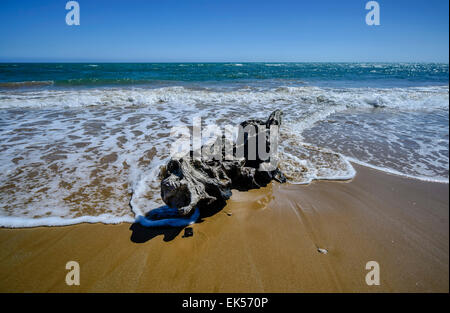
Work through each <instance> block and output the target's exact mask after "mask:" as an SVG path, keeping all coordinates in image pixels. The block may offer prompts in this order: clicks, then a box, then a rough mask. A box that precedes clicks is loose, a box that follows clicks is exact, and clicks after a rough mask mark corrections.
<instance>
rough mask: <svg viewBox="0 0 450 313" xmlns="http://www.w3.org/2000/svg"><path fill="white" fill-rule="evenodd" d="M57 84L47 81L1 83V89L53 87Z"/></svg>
mask: <svg viewBox="0 0 450 313" xmlns="http://www.w3.org/2000/svg"><path fill="white" fill-rule="evenodd" d="M54 83H55V82H54V81H52V80H46V81H34V80H32V81H23V82H0V88H10V89H12V88H24V87H41V86H51V85H53V84H54Z"/></svg>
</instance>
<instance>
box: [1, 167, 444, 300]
mask: <svg viewBox="0 0 450 313" xmlns="http://www.w3.org/2000/svg"><path fill="white" fill-rule="evenodd" d="M354 166H355V169H356V170H357V175H356V177H355V178H354V179H353V180H352V181H350V182H334V181H320V182H314V183H312V184H310V185H291V184H284V185H281V184H278V183H273V184H271V185H269V186H268V187H266V188H262V189H259V190H252V191H249V192H238V191H234V192H233V196H232V198H231V200H229V201H228V204H227V206H226V207H225V208H224V209H223V210H222V211H220V212H218V213H216V214H215V215H213V216H210V217H205V218H203V220H202V221H201V222H200V223H197V224H194V225H193V230H194V236H193V237H186V238H185V237H183V233H184V232H182V231H180V230H177V229H175V230H174V229H172V230H167V229H166V230H158V231H154V230H149V229H145V228H142V227H140V226H136V225H131V224H128V223H122V224H118V225H104V224H79V225H75V226H65V227H36V228H28V229H5V228H2V229H0V260H1V261H0V292H80V291H82V292H448V291H449V280H448V276H449V251H448V249H449V232H448V228H449V210H448V203H449V193H448V185H447V184H439V183H428V182H422V181H418V180H412V179H407V178H403V177H400V176H394V175H388V174H386V173H383V172H379V171H377V170H373V169H369V168H365V167H362V166H358V165H354ZM318 249H325V250H327V251H328V253H326V254H324V253H319V251H318ZM71 260H74V261H77V262H78V263H79V264H80V268H81V281H80V282H81V284H80V286H67V285H66V284H65V276H66V273H67V272H68V271H67V270H66V269H65V264H66V262H68V261H71ZM369 261H376V262H378V263H379V265H380V278H381V284H380V286H368V285H367V284H366V283H365V276H366V274H367V272H368V271H367V270H366V269H365V265H366V263H367V262H369Z"/></svg>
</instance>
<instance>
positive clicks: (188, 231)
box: [183, 227, 194, 237]
mask: <svg viewBox="0 0 450 313" xmlns="http://www.w3.org/2000/svg"><path fill="white" fill-rule="evenodd" d="M192 236H194V230H193V229H192V227H186V228H185V229H184V235H183V237H192Z"/></svg>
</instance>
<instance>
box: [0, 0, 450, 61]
mask: <svg viewBox="0 0 450 313" xmlns="http://www.w3.org/2000/svg"><path fill="white" fill-rule="evenodd" d="M66 2H67V1H60V0H39V1H36V0H2V1H1V2H0V38H1V39H0V61H31V62H33V61H38V62H39V61H42V62H47V61H49V62H59V61H68V62H71V61H74V62H83V61H86V62H89V61H90V62H101V61H104V62H110V61H118V62H120V61H126V62H172V61H173V62H177V61H178V62H189V61H192V62H220V61H223V62H233V61H236V62H252V61H255V62H270V61H273V62H280V61H286V62H290V61H292V62H302V61H304V62H310V61H318V62H339V61H342V62H359V61H363V62H366V61H373V62H395V61H403V62H445V63H448V54H449V48H448V47H449V39H448V37H449V20H448V12H449V3H448V0H423V1H419V0H380V1H378V2H379V4H380V7H381V10H380V11H381V12H380V13H381V25H380V26H367V25H366V23H365V15H366V13H367V12H368V11H366V10H365V4H366V2H367V1H364V0H342V1H336V0H309V1H301V0H277V1H266V0H257V1H253V0H236V1H235V0H226V1H224V0H176V1H174V0H157V1H156V0H79V1H78V2H79V4H80V8H81V12H80V13H81V25H80V26H67V25H66V23H65V16H66V13H67V12H68V11H66V10H65V4H66Z"/></svg>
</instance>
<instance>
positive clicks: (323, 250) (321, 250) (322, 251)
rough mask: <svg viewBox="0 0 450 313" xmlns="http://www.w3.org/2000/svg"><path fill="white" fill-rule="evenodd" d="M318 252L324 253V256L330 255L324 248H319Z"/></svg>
mask: <svg viewBox="0 0 450 313" xmlns="http://www.w3.org/2000/svg"><path fill="white" fill-rule="evenodd" d="M317 251H319V253H322V254H327V253H328V250H327V249H322V248H318V249H317Z"/></svg>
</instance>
